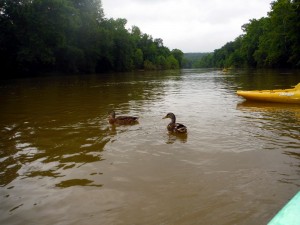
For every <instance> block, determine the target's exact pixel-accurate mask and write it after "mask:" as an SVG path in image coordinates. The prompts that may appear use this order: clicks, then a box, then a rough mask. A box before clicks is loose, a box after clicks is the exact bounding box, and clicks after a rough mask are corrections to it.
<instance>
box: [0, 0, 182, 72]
mask: <svg viewBox="0 0 300 225" xmlns="http://www.w3.org/2000/svg"><path fill="white" fill-rule="evenodd" d="M126 23H127V21H126V19H121V18H119V19H112V18H110V19H108V18H106V17H105V15H104V11H103V8H102V3H101V0H1V1H0V30H1V32H0V62H1V67H2V68H1V69H2V71H3V70H4V71H8V72H7V73H5V74H9V75H10V76H13V75H21V74H22V75H28V74H39V73H45V72H63V73H98V72H104V71H129V70H134V69H146V70H156V69H177V68H180V67H181V63H182V58H183V52H182V51H181V50H179V49H173V50H172V51H171V50H169V49H168V48H167V47H165V46H164V45H163V40H162V39H160V38H157V39H153V37H152V36H151V35H148V34H145V33H142V32H141V30H140V29H139V28H138V27H137V26H133V27H132V28H130V29H127V28H126ZM2 74H3V75H4V73H2ZM3 75H2V76H3Z"/></svg>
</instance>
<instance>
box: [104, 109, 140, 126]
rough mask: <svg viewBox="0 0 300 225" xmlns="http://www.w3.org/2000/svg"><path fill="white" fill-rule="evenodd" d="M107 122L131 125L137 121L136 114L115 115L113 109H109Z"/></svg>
mask: <svg viewBox="0 0 300 225" xmlns="http://www.w3.org/2000/svg"><path fill="white" fill-rule="evenodd" d="M108 122H109V123H110V124H117V125H132V124H136V123H138V117H136V116H117V117H116V113H115V111H110V112H109V114H108Z"/></svg>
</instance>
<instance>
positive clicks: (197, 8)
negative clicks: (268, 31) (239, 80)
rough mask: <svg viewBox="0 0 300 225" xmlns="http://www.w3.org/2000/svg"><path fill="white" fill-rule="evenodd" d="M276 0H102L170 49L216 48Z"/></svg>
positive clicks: (110, 11) (110, 14) (109, 12)
mask: <svg viewBox="0 0 300 225" xmlns="http://www.w3.org/2000/svg"><path fill="white" fill-rule="evenodd" d="M272 1H273V0H248V1H246V0H102V6H103V9H104V13H105V17H106V18H115V19H116V18H125V19H127V28H130V27H131V26H133V25H135V26H138V27H139V28H140V30H141V31H142V32H143V33H146V34H149V35H151V36H152V37H153V38H161V39H163V43H164V45H165V46H166V47H168V48H169V49H170V50H172V49H174V48H178V49H180V50H182V51H183V52H212V51H213V50H215V49H218V48H220V47H222V46H223V45H224V44H226V43H227V42H229V41H233V40H234V39H235V38H236V37H238V36H239V35H240V34H242V33H243V32H242V29H241V26H242V25H243V24H245V23H248V22H249V20H250V19H254V18H256V19H259V18H261V17H264V16H267V13H268V12H269V11H270V3H271V2H272Z"/></svg>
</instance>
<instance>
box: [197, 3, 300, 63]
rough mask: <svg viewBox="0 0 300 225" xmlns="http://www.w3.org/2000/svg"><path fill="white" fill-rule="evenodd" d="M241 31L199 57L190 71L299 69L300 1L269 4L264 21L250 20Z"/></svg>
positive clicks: (262, 19)
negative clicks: (210, 51)
mask: <svg viewBox="0 0 300 225" xmlns="http://www.w3.org/2000/svg"><path fill="white" fill-rule="evenodd" d="M242 30H243V31H244V34H242V35H240V36H238V37H237V38H236V39H235V40H234V41H231V42H228V43H226V44H225V45H224V46H223V47H221V48H220V49H216V50H215V51H214V52H213V53H210V54H206V55H205V56H203V57H201V58H200V59H198V60H197V61H196V62H194V63H193V65H192V67H200V68H201V67H202V68H205V67H206V68H207V67H210V68H212V67H216V68H229V67H232V68H244V67H251V68H299V67H300V0H277V1H274V2H272V3H271V10H270V12H268V16H267V17H262V18H261V19H252V20H250V21H249V23H247V24H244V25H243V26H242Z"/></svg>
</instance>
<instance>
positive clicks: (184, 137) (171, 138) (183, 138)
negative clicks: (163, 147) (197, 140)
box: [166, 132, 187, 144]
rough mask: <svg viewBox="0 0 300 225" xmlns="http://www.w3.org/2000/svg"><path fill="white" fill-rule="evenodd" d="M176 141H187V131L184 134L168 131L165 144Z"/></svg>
mask: <svg viewBox="0 0 300 225" xmlns="http://www.w3.org/2000/svg"><path fill="white" fill-rule="evenodd" d="M176 141H179V142H181V143H186V142H187V133H185V134H175V133H170V132H169V133H168V138H167V141H166V144H174V143H175V142H176Z"/></svg>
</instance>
